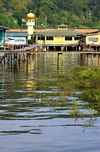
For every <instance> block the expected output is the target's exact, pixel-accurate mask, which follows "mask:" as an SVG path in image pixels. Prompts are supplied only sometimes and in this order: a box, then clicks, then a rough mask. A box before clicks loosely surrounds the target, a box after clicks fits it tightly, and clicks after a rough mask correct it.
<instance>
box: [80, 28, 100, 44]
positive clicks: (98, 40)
mask: <svg viewBox="0 0 100 152" xmlns="http://www.w3.org/2000/svg"><path fill="white" fill-rule="evenodd" d="M81 37H82V40H83V41H84V42H85V44H86V45H98V46H100V30H97V31H95V32H91V33H85V34H82V35H81Z"/></svg>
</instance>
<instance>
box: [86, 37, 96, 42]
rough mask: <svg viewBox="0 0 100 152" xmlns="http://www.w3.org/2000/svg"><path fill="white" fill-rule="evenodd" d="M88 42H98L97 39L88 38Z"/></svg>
mask: <svg viewBox="0 0 100 152" xmlns="http://www.w3.org/2000/svg"><path fill="white" fill-rule="evenodd" d="M88 40H89V41H93V42H98V37H89V38H88Z"/></svg>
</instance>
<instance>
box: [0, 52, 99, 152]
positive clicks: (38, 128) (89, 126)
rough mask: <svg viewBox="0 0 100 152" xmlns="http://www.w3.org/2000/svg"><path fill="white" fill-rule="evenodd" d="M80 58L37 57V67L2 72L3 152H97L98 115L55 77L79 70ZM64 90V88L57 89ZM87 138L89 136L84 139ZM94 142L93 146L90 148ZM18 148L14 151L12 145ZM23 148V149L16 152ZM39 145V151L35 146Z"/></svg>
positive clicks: (15, 67)
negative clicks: (57, 73) (56, 73)
mask: <svg viewBox="0 0 100 152" xmlns="http://www.w3.org/2000/svg"><path fill="white" fill-rule="evenodd" d="M80 65H81V60H80V55H79V54H78V53H75V54H73V53H63V54H59V56H58V54H57V53H46V54H42V53H40V54H38V55H35V57H34V59H33V61H32V62H30V61H29V62H22V63H20V64H15V63H13V64H12V65H11V64H3V65H1V67H0V124H1V125H0V135H1V137H2V141H1V145H0V148H1V150H2V151H3V152H5V151H7V152H11V151H17V152H23V151H24V152H27V151H29V152H36V151H38V152H40V151H48V149H49V148H50V150H49V151H54V152H56V151H57V152H58V151H60V152H64V151H81V152H84V147H85V149H86V150H85V151H88V150H89V149H90V150H91V148H92V149H93V150H91V151H94V149H95V152H98V151H99V149H100V147H99V143H98V141H99V136H98V135H99V134H100V130H99V122H100V114H99V110H98V109H96V108H94V107H90V105H91V104H90V103H89V102H87V100H86V101H85V102H84V101H83V100H81V99H80V98H79V97H78V95H79V94H81V90H73V89H72V88H71V87H70V85H69V83H68V82H67V83H66V84H65V86H66V85H67V87H66V90H65V89H63V88H62V85H61V84H62V82H60V81H59V80H57V79H56V75H55V72H58V71H59V72H60V73H63V72H65V71H69V69H70V68H71V67H72V66H80ZM58 84H59V85H58ZM83 132H84V134H83ZM91 139H94V141H95V142H94V144H92V145H91V142H93V141H91ZM11 143H12V144H13V146H12V144H11ZM17 145H18V146H17ZM33 145H34V146H33Z"/></svg>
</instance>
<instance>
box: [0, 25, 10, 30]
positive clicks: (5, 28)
mask: <svg viewBox="0 0 100 152" xmlns="http://www.w3.org/2000/svg"><path fill="white" fill-rule="evenodd" d="M0 29H4V30H9V29H10V28H8V27H4V26H0Z"/></svg>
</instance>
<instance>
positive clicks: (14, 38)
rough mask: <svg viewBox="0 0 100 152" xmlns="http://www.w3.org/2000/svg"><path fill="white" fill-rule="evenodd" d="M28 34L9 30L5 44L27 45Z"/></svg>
mask: <svg viewBox="0 0 100 152" xmlns="http://www.w3.org/2000/svg"><path fill="white" fill-rule="evenodd" d="M27 37H28V33H27V32H22V31H14V30H9V31H7V32H6V38H5V42H6V43H7V44H9V45H26V44H27Z"/></svg>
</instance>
